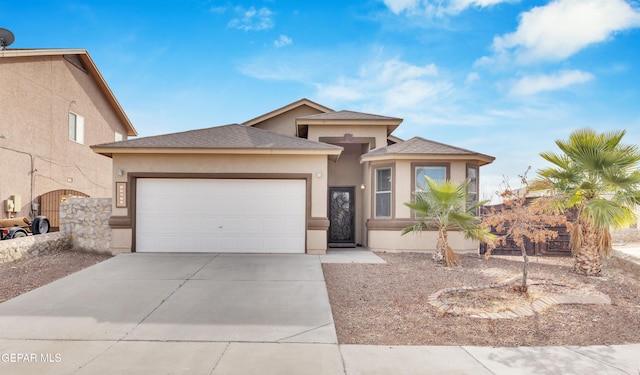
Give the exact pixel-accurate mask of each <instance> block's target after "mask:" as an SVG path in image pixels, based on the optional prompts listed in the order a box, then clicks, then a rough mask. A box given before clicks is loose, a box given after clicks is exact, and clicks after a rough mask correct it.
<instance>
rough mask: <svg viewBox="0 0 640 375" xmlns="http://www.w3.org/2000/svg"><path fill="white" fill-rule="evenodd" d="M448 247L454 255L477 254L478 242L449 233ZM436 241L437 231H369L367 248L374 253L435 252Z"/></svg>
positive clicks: (458, 234)
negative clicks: (404, 232) (374, 251)
mask: <svg viewBox="0 0 640 375" xmlns="http://www.w3.org/2000/svg"><path fill="white" fill-rule="evenodd" d="M448 235H449V246H451V248H452V249H453V250H454V251H455V252H456V253H460V254H462V253H471V254H477V253H478V242H477V241H472V240H466V239H464V237H463V236H462V235H461V234H460V233H458V232H449V233H448ZM437 240H438V232H437V231H422V232H420V233H408V234H405V235H404V236H402V235H401V231H386V230H370V231H369V248H370V249H371V250H376V251H425V252H435V250H436V243H437Z"/></svg>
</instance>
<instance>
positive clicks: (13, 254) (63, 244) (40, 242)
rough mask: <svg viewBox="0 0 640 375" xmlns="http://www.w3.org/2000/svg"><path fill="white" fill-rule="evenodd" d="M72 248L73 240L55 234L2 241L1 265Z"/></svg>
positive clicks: (0, 242) (0, 248) (58, 233)
mask: <svg viewBox="0 0 640 375" xmlns="http://www.w3.org/2000/svg"><path fill="white" fill-rule="evenodd" d="M70 248H71V238H70V237H69V236H67V235H66V234H64V233H61V232H55V233H47V234H39V235H37V236H28V237H21V238H14V239H12V240H4V241H0V263H4V262H11V261H14V260H16V259H20V258H29V257H35V256H38V255H42V254H49V253H54V252H56V251H61V250H69V249H70Z"/></svg>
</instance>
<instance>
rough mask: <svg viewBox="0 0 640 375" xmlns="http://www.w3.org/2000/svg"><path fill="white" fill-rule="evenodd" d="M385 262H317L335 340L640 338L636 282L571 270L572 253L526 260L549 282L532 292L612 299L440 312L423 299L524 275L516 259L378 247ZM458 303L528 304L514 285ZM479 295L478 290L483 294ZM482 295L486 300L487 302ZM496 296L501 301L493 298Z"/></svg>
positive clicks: (486, 342) (514, 342) (593, 341)
mask: <svg viewBox="0 0 640 375" xmlns="http://www.w3.org/2000/svg"><path fill="white" fill-rule="evenodd" d="M378 255H379V256H380V257H382V258H383V259H384V260H385V261H387V263H388V264H386V265H385V264H381V265H372V264H323V269H324V274H325V279H326V280H327V288H328V292H329V299H330V301H331V308H332V311H333V317H334V320H335V324H336V330H337V333H338V341H339V342H340V343H341V344H371V345H481V346H545V345H609V344H628V343H640V328H639V327H640V281H639V280H637V279H634V278H631V277H628V276H626V275H624V274H622V273H620V272H619V271H618V270H617V269H611V268H605V269H604V270H603V273H604V275H603V276H601V277H585V276H579V275H576V274H573V273H572V272H571V259H567V258H536V257H533V258H531V262H530V267H529V277H530V278H531V279H532V280H534V279H535V280H537V281H546V282H547V283H553V284H554V285H551V286H548V287H542V286H541V287H530V294H532V295H533V294H535V295H536V296H541V295H544V294H545V293H565V292H574V291H579V292H581V293H593V294H600V293H603V294H606V295H608V296H609V297H610V298H611V301H612V304H611V305H605V306H599V305H555V306H553V307H550V308H549V309H547V310H545V311H543V312H542V313H538V314H537V315H535V316H532V317H525V318H517V319H498V320H491V319H475V318H470V317H468V316H467V315H463V316H453V315H450V314H442V313H440V312H439V311H438V310H437V309H436V308H435V307H433V306H431V305H430V304H429V303H428V301H427V298H428V297H429V295H431V294H432V293H434V292H436V291H438V290H440V289H445V288H450V287H461V286H479V285H487V284H489V283H497V282H500V281H503V280H506V279H508V278H510V277H513V276H517V275H519V274H520V275H521V274H522V262H521V258H520V257H492V258H491V259H489V260H485V259H484V258H481V257H478V256H472V255H463V256H461V260H462V267H460V268H455V269H450V268H445V267H439V266H436V265H435V264H434V262H433V261H432V259H431V255H430V254H418V253H379V254H378ZM477 293H480V297H479V295H478V294H470V295H469V297H468V298H466V299H465V298H463V294H462V293H461V294H459V295H456V296H455V297H456V299H457V300H456V303H458V304H465V303H467V304H468V306H469V307H470V310H473V309H477V308H484V309H492V308H498V309H499V308H504V307H505V306H509V305H510V304H512V303H515V304H517V303H518V300H520V302H519V303H523V302H522V301H523V300H524V301H525V302H524V303H528V302H527V301H530V297H522V296H520V295H519V294H518V293H517V292H515V291H514V290H513V288H504V289H503V290H501V293H496V291H495V290H492V289H490V290H486V291H484V292H483V291H479V292H477ZM482 293H484V294H482ZM487 299H492V300H490V301H487ZM497 299H499V300H497Z"/></svg>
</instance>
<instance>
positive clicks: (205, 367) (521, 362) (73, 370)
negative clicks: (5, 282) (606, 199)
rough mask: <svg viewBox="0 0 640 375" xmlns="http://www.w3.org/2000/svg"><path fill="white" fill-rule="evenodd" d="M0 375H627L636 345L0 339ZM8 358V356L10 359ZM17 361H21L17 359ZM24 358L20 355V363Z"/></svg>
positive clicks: (635, 362)
mask: <svg viewBox="0 0 640 375" xmlns="http://www.w3.org/2000/svg"><path fill="white" fill-rule="evenodd" d="M0 353H1V355H2V356H3V358H2V360H1V361H0V373H2V374H24V375H30V374H109V375H111V374H212V375H220V374H239V375H240V374H242V375H245V374H265V375H268V374H274V375H276V374H299V375H303V374H327V375H337V374H347V375H360V374H363V375H364V374H367V375H371V374H381V375H383V374H406V375H412V374H505V375H513V374H632V375H637V374H638V373H639V370H640V358H638V353H640V344H637V345H619V346H602V347H582V348H581V347H522V348H490V347H460V346H449V347H443V346H367V345H337V344H303V343H261V342H199V341H181V342H175V341H167V342H165V341H103V340H90V341H66V340H64V341H59V340H0ZM11 356H12V357H11ZM17 356H23V357H17ZM24 356H28V358H27V359H25V357H24Z"/></svg>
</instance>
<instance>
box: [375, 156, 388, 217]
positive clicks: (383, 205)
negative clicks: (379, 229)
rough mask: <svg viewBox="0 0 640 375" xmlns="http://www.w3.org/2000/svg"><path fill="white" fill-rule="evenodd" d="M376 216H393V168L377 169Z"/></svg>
mask: <svg viewBox="0 0 640 375" xmlns="http://www.w3.org/2000/svg"><path fill="white" fill-rule="evenodd" d="M375 199H376V200H375V213H376V217H391V168H379V169H376V197H375Z"/></svg>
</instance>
